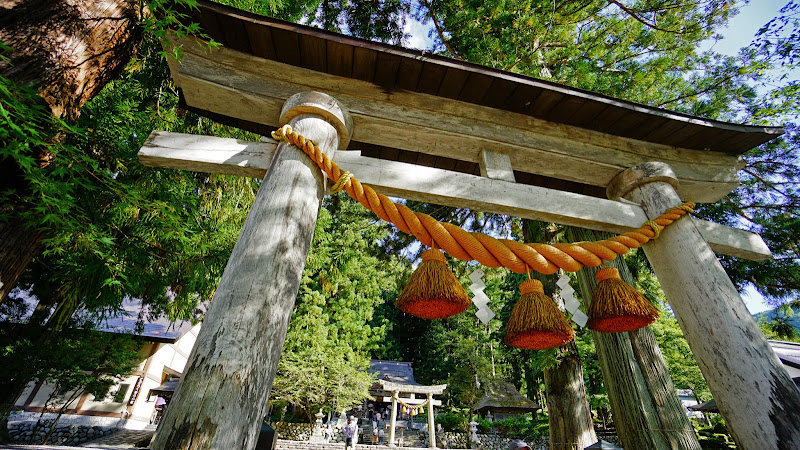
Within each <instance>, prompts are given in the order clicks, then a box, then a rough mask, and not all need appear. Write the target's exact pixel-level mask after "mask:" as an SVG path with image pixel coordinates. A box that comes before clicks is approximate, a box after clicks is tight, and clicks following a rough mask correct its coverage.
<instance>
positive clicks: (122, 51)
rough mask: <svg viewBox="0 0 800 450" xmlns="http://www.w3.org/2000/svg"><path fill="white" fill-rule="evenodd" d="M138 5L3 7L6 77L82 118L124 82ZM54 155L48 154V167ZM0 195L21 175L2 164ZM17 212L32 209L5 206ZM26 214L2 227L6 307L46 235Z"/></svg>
mask: <svg viewBox="0 0 800 450" xmlns="http://www.w3.org/2000/svg"><path fill="white" fill-rule="evenodd" d="M141 13H142V7H141V5H140V3H139V2H138V1H128V0H107V1H103V2H86V1H80V0H16V1H14V0H12V1H6V2H3V3H2V4H0V42H3V44H5V45H7V46H10V47H11V48H12V51H11V52H10V53H9V54H7V55H4V56H7V57H8V60H2V59H0V76H3V77H6V78H9V79H12V80H14V81H16V82H17V83H21V84H26V85H29V86H31V87H33V88H35V89H37V90H38V91H39V93H40V95H41V96H42V98H44V100H45V102H47V104H48V105H49V107H50V109H51V111H52V112H53V114H54V115H56V116H58V117H61V118H63V119H66V120H74V119H76V118H77V117H78V114H79V111H80V107H81V106H82V105H83V104H84V103H86V102H87V101H89V100H90V99H91V98H92V97H94V96H95V95H96V94H97V93H98V92H100V89H102V88H103V86H105V85H106V83H108V82H109V81H111V80H112V79H114V78H115V77H117V75H118V74H119V73H120V72H121V71H122V69H123V68H124V67H125V65H126V64H127V63H128V61H129V60H130V58H131V55H132V54H133V50H134V48H135V46H136V44H137V42H138V40H139V39H138V38H139V36H140V35H141V32H140V28H139V26H138V24H139V22H140V18H141ZM51 159H52V154H49V153H48V152H46V151H45V152H44V153H43V154H41V155H40V165H42V166H46V165H47V164H48V163H49V160H51ZM0 163H2V164H3V165H4V166H6V168H5V169H4V170H3V171H2V172H3V177H2V179H0V190H5V189H9V188H12V189H14V190H17V191H20V192H24V190H25V186H19V185H17V183H18V182H19V181H20V177H19V174H18V173H6V172H9V171H12V172H13V171H15V170H16V169H13V168H12V169H10V168H9V167H10V166H11V165H10V164H8V163H7V162H0ZM2 207H3V208H6V207H10V208H13V209H14V210H20V209H24V208H26V205H22V204H18V205H2ZM25 225H26V224H25V223H24V222H23V221H22V219H20V218H19V217H18V216H12V217H11V219H10V220H9V221H8V222H5V223H3V222H0V282H2V283H3V286H2V287H0V303H2V301H3V300H4V299H5V298H6V296H7V295H8V292H9V291H10V290H11V289H12V288H13V287H14V286H15V285H16V283H17V280H18V279H19V277H20V276H21V275H22V273H23V272H24V271H25V268H26V267H27V266H28V264H29V263H30V262H31V260H33V258H34V257H35V256H36V254H37V253H38V251H39V249H40V247H41V241H42V239H43V238H44V236H45V233H46V232H45V231H31V230H30V229H29V228H28V227H26V226H25Z"/></svg>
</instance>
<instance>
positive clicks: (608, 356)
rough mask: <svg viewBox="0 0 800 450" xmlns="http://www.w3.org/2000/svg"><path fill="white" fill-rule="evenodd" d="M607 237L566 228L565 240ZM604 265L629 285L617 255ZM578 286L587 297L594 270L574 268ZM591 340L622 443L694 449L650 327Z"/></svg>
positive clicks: (695, 443)
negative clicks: (618, 274)
mask: <svg viewBox="0 0 800 450" xmlns="http://www.w3.org/2000/svg"><path fill="white" fill-rule="evenodd" d="M608 237H611V235H610V234H608V233H601V232H596V231H589V230H583V229H580V228H569V229H568V230H567V238H568V240H569V241H570V242H578V241H597V240H600V239H605V238H608ZM606 266H609V267H615V268H617V269H618V270H619V272H620V276H621V277H622V279H623V280H624V281H625V282H626V283H628V284H631V285H633V284H634V283H635V280H634V279H633V276H632V275H631V273H630V271H629V270H628V267H627V266H626V265H625V262H624V261H623V260H622V258H617V259H616V260H614V261H611V262H607V263H606ZM578 284H579V290H580V294H581V298H583V299H584V301H585V302H586V301H591V293H592V291H594V288H595V287H596V286H597V281H596V280H595V278H594V269H589V268H584V269H582V270H581V271H580V272H578ZM587 306H588V305H587ZM592 338H593V339H594V343H595V348H596V349H597V356H598V358H599V360H600V371H601V372H602V373H603V380H604V381H605V386H606V391H607V392H608V398H609V402H610V403H611V410H612V412H613V414H614V424H615V425H616V429H617V433H618V435H619V437H620V440H621V441H622V444H623V447H625V448H626V449H630V450H636V449H642V450H650V449H654V450H667V449H672V450H677V449H692V450H699V449H700V444H699V442H698V441H697V436H696V435H695V432H694V428H693V427H692V425H691V423H690V422H689V419H688V417H687V416H686V413H685V412H684V410H683V407H682V406H681V402H680V400H679V399H678V394H677V392H676V391H675V387H674V386H673V384H672V378H671V377H670V376H669V371H668V370H667V364H666V362H665V361H664V358H663V356H662V355H661V350H660V349H659V348H658V343H657V342H656V339H655V336H654V335H653V330H652V329H650V327H647V328H642V329H640V330H637V331H634V332H631V333H599V332H596V331H593V332H592Z"/></svg>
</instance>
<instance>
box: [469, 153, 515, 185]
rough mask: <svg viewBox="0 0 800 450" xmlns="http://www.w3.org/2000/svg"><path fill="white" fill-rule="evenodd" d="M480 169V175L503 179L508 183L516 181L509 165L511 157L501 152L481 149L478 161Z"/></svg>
mask: <svg viewBox="0 0 800 450" xmlns="http://www.w3.org/2000/svg"><path fill="white" fill-rule="evenodd" d="M478 165H479V166H480V169H481V176H482V177H486V178H491V179H493V180H504V181H508V182H509V183H516V182H517V180H516V179H515V178H514V169H513V168H512V166H511V158H510V157H509V156H508V155H504V154H502V153H497V152H490V151H488V150H483V151H481V159H480V161H478Z"/></svg>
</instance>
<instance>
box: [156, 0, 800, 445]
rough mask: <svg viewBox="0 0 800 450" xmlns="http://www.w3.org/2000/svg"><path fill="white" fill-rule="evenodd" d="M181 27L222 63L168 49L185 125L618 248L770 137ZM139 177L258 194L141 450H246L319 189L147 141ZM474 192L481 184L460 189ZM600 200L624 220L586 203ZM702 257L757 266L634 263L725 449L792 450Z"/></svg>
mask: <svg viewBox="0 0 800 450" xmlns="http://www.w3.org/2000/svg"><path fill="white" fill-rule="evenodd" d="M192 14H193V16H192V17H191V19H192V20H194V21H196V22H199V23H200V24H201V25H202V26H203V27H204V29H205V30H206V32H208V33H209V34H210V35H211V36H213V37H214V38H215V39H216V40H218V41H220V42H221V43H222V44H224V46H223V47H220V48H216V49H214V50H208V48H207V46H206V47H203V46H198V45H197V44H196V42H195V41H194V39H193V38H182V39H177V40H176V43H178V44H182V45H183V48H184V51H185V53H184V55H183V57H182V60H181V62H180V63H177V62H175V61H172V62H171V63H170V69H171V71H172V76H173V78H174V80H175V82H176V84H177V86H178V87H179V89H180V91H181V96H182V97H181V98H182V101H183V102H184V104H185V106H186V107H187V108H189V109H192V110H195V111H197V112H199V113H201V114H204V115H206V116H208V117H210V118H212V119H214V120H217V121H220V122H222V123H227V124H230V125H234V126H239V127H241V128H244V129H248V130H250V131H253V132H256V133H259V134H262V135H268V133H269V131H271V130H273V129H274V128H275V127H277V126H280V125H283V124H285V123H290V124H291V125H292V127H293V128H294V129H295V130H296V131H298V132H299V133H300V134H303V135H305V136H306V137H308V138H310V139H313V140H314V141H315V142H317V143H318V145H319V146H320V148H321V149H322V150H323V151H324V152H326V153H327V154H329V155H330V154H332V153H333V152H334V150H336V149H338V150H344V149H346V148H354V149H358V150H361V154H360V155H358V154H348V152H340V153H338V154H337V155H336V156H335V157H334V159H335V160H336V161H337V163H338V164H340V165H341V166H342V167H344V168H346V169H349V170H351V171H352V172H353V173H354V175H355V176H356V177H357V178H359V179H361V180H362V181H363V182H367V183H370V184H372V185H373V186H374V187H375V188H376V189H379V190H381V191H382V192H384V193H386V194H387V195H395V196H400V197H406V198H414V199H419V200H423V201H429V202H435V203H440V204H445V205H452V206H458V207H469V208H473V209H478V210H485V211H491V212H500V213H504V214H511V215H514V216H519V217H528V218H534V219H539V220H547V221H553V222H557V223H563V224H568V225H577V226H582V227H585V228H592V229H597V230H605V231H612V232H623V231H627V230H629V229H631V228H635V227H638V226H639V225H641V223H642V222H644V221H645V220H646V218H647V217H656V216H658V215H660V214H661V213H662V212H663V211H665V210H666V209H668V208H670V207H673V206H677V205H678V204H680V203H681V201H682V199H683V200H691V201H698V202H713V201H716V200H718V199H719V198H721V197H723V196H724V195H726V194H727V193H728V192H729V191H730V190H731V189H733V188H735V187H736V186H737V185H738V177H737V171H738V169H739V168H740V167H741V164H742V162H741V160H740V158H739V155H740V154H741V153H742V152H744V151H746V150H747V149H749V148H751V147H753V146H755V145H758V144H761V143H763V142H766V141H768V140H769V139H771V138H773V137H774V136H777V135H779V134H780V133H781V132H782V131H781V130H780V129H779V128H764V127H748V126H743V125H736V124H726V123H721V122H715V121H710V120H705V119H701V118H697V117H690V116H686V115H681V114H676V113H671V112H668V111H663V110H658V109H655V108H650V107H646V106H643V105H636V104H632V103H629V102H624V101H620V100H617V99H612V98H608V97H604V96H600V95H596V94H592V93H589V92H585V91H580V90H577V89H571V88H568V87H565V86H560V85H556V84H553V83H547V82H543V81H541V80H535V79H531V78H526V77H522V76H519V75H515V74H509V73H505V72H500V71H496V70H491V69H487V68H483V67H480V66H474V65H470V64H466V63H462V62H458V61H452V60H447V59H445V58H439V57H435V56H430V55H425V54H420V53H419V52H416V53H415V52H412V51H408V50H404V49H400V48H398V47H392V46H387V45H382V44H376V43H371V42H368V41H363V40H358V39H354V38H349V37H345V36H341V35H336V34H333V33H326V32H323V31H320V30H315V29H312V28H309V27H303V26H300V25H295V24H289V23H286V22H281V21H277V20H273V19H268V18H262V17H259V16H254V15H250V14H247V13H243V12H241V11H238V10H235V9H232V8H227V7H223V6H221V5H216V4H213V3H209V2H203V1H200V9H199V10H197V11H195V12H193V13H192ZM313 91H318V92H313ZM351 118H352V119H351ZM351 138H352V143H350V144H349V146H348V142H350V141H351ZM141 158H142V161H143V162H145V163H146V164H150V165H160V166H164V167H175V168H182V169H189V170H198V171H216V172H221V173H235V174H241V175H246V176H262V175H263V176H264V181H263V183H262V186H261V188H260V190H259V193H258V195H257V196H256V199H255V201H254V204H253V209H252V211H251V213H250V215H249V216H248V218H247V221H246V223H245V226H244V229H243V231H242V234H241V236H240V238H239V241H238V242H237V244H236V246H235V248H234V250H233V253H232V255H231V258H230V260H229V263H228V266H227V267H226V269H225V272H224V274H223V276H222V279H221V281H220V285H219V288H218V289H217V293H216V295H215V298H214V301H213V302H212V304H211V306H210V308H209V312H208V314H207V317H206V320H205V322H204V325H203V328H202V330H201V332H200V335H199V336H198V339H197V343H196V345H195V347H194V349H193V350H192V353H191V355H190V358H189V361H188V363H187V369H186V372H185V374H184V376H183V379H182V381H181V384H180V385H179V387H178V390H177V392H176V394H175V397H174V398H173V401H172V403H171V404H170V408H169V409H168V410H167V413H166V415H165V417H164V419H163V420H162V423H161V425H160V428H159V431H158V432H157V434H156V437H155V440H154V442H153V446H152V448H155V449H170V450H171V449H176V448H252V447H254V446H255V442H256V438H257V431H258V428H259V424H260V423H261V420H262V419H263V415H264V412H265V408H266V404H267V398H268V394H269V390H270V388H271V385H272V380H273V378H274V374H275V370H276V368H277V364H278V359H279V357H280V352H281V348H282V346H283V340H284V338H285V333H286V329H287V326H288V318H289V315H290V312H291V310H292V307H293V304H294V299H295V296H296V294H297V290H298V287H299V280H300V275H301V273H302V270H303V266H304V262H305V257H306V254H307V252H308V248H309V245H310V242H311V237H312V233H313V230H314V224H315V221H316V214H317V211H318V209H319V206H320V202H321V199H322V197H323V195H324V193H325V189H324V178H323V176H322V174H321V173H320V171H319V170H318V169H317V168H316V167H315V166H314V165H313V163H312V162H311V161H310V160H309V159H308V158H307V157H306V156H305V155H304V154H303V153H302V152H301V151H300V150H298V149H296V148H294V147H292V146H291V145H290V144H287V143H280V144H276V143H275V142H271V141H266V142H261V143H252V142H239V141H234V140H222V139H218V138H209V137H187V136H186V135H175V134H164V133H154V134H153V135H151V138H150V139H149V140H148V143H147V144H146V145H145V147H144V148H143V149H142V152H141ZM652 161H659V162H657V163H652ZM265 171H266V173H265ZM479 172H480V173H481V174H482V175H484V176H485V177H486V178H481V177H477V176H474V175H476V174H477V173H479ZM264 173H265V175H264ZM513 181H517V183H513ZM606 193H607V194H608V196H609V198H612V199H618V198H624V199H627V200H629V202H627V203H624V202H622V203H620V202H612V201H609V200H604V199H602V198H600V197H601V196H605V195H606ZM712 246H713V248H714V249H715V250H717V251H719V252H721V253H726V254H732V255H736V256H740V257H746V258H750V259H755V260H760V259H765V258H768V257H769V256H770V254H769V250H768V249H767V248H766V246H765V245H764V243H763V241H761V239H760V238H759V237H758V236H757V235H754V234H752V233H747V232H743V231H741V230H734V229H732V228H729V227H722V226H719V225H716V224H711V223H709V222H704V221H700V220H679V221H677V222H676V223H675V224H673V225H671V226H670V227H669V228H668V229H666V230H664V232H662V233H661V236H660V237H659V239H657V240H655V241H652V242H650V243H648V244H647V245H645V246H644V250H645V253H646V254H647V256H648V259H649V261H650V263H651V265H652V267H653V268H654V270H655V272H656V275H657V276H658V278H659V281H660V282H661V285H662V287H663V289H664V292H665V294H666V296H667V299H668V301H669V302H670V304H671V305H672V307H673V310H674V312H675V314H676V317H677V318H678V321H679V323H680V325H681V328H682V329H683V332H684V334H685V336H686V339H687V341H688V343H689V345H690V347H691V348H692V351H693V353H694V355H695V358H696V359H697V362H698V364H699V366H700V369H701V371H702V372H703V375H704V376H705V378H706V380H707V382H708V385H709V387H710V389H711V391H712V393H713V394H714V397H715V399H716V401H717V403H718V405H719V408H720V410H721V411H722V413H723V414H724V416H725V418H726V420H727V422H728V426H729V429H730V431H731V433H732V434H733V436H734V439H735V440H736V442H737V444H738V445H739V446H740V447H741V448H745V449H770V448H798V446H800V421H797V420H796V418H797V417H798V415H800V391H798V389H797V388H796V387H795V385H794V383H793V382H792V380H791V378H789V375H788V374H787V373H786V371H785V370H784V369H783V368H782V366H781V364H780V362H779V361H778V359H777V357H776V356H775V354H774V353H773V352H772V350H771V348H770V346H769V345H768V343H767V341H766V338H765V337H764V336H763V334H762V333H761V332H760V330H759V328H758V326H757V325H756V323H755V322H754V321H753V319H752V317H751V316H750V314H749V312H748V311H747V308H746V307H745V305H744V303H743V301H742V300H741V298H740V297H739V295H738V293H737V291H736V288H735V287H734V285H733V283H731V281H730V279H728V277H727V275H726V274H725V272H724V270H723V268H722V266H721V265H720V263H719V261H717V259H716V257H715V255H714V251H713V250H712Z"/></svg>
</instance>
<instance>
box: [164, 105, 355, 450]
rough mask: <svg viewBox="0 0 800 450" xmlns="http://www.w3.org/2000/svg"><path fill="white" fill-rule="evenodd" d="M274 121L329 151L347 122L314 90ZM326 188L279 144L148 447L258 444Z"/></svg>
mask: <svg viewBox="0 0 800 450" xmlns="http://www.w3.org/2000/svg"><path fill="white" fill-rule="evenodd" d="M280 120H281V122H282V123H289V124H291V126H292V128H293V129H295V130H297V132H298V133H301V134H303V135H304V136H306V137H307V138H309V139H313V140H314V141H315V142H316V143H317V144H318V145H319V147H320V149H321V150H322V151H324V152H325V153H326V154H332V153H333V151H334V150H335V149H337V148H345V147H347V142H348V141H349V137H350V134H351V129H352V125H351V122H350V118H349V115H348V114H347V112H346V111H344V110H343V109H342V108H341V107H340V106H339V104H338V103H337V102H336V100H334V99H333V98H332V97H330V96H328V95H326V94H322V93H319V92H306V93H301V94H296V95H294V96H292V97H291V98H289V100H287V101H286V103H285V105H284V108H283V110H282V111H281V119H280ZM324 194H325V179H324V176H323V175H322V173H321V172H320V171H319V169H317V168H316V166H315V165H314V163H313V162H312V161H311V159H310V158H308V156H306V155H305V154H304V153H303V152H302V151H301V150H300V149H298V148H297V147H294V146H293V145H291V144H288V143H282V144H280V145H278V147H277V151H276V152H275V155H274V157H273V158H272V162H271V164H270V166H269V170H267V173H266V176H265V177H264V181H263V183H262V185H261V188H260V189H259V191H258V194H257V195H256V198H255V201H254V202H253V207H252V210H251V211H250V214H249V215H248V216H247V220H246V221H245V224H244V228H243V229H242V233H241V235H240V236H239V239H238V240H237V242H236V245H235V247H234V249H233V252H232V254H231V257H230V259H229V260H228V265H227V266H226V267H225V271H224V272H223V274H222V278H221V280H220V283H219V287H218V288H217V291H216V294H215V295H214V300H213V301H212V302H211V305H210V307H209V310H208V313H207V314H206V317H205V320H204V321H203V327H202V328H201V330H200V333H199V335H198V336H197V342H196V343H195V345H194V348H192V352H191V354H190V356H189V360H188V362H187V363H186V370H185V372H184V374H183V377H182V378H181V382H180V383H179V384H178V388H177V390H176V392H175V395H174V397H173V399H172V402H171V403H170V405H169V408H168V409H167V412H166V414H165V416H164V418H163V419H162V421H161V423H160V424H159V428H158V431H157V432H156V435H155V438H154V440H153V443H152V447H151V448H153V449H164V450H174V449H210V448H214V449H234V448H240V449H250V448H253V447H255V445H256V442H257V440H258V432H259V430H260V428H261V422H262V421H263V419H264V415H265V413H266V407H267V400H268V398H269V392H270V389H271V388H272V382H273V380H274V378H275V372H276V370H277V367H278V360H279V359H280V355H281V350H282V349H283V343H284V340H285V338H286V330H287V328H288V326H289V317H290V316H291V312H292V309H293V307H294V302H295V297H296V296H297V291H298V289H299V287H300V278H301V275H302V272H303V268H304V267H305V261H306V256H307V254H308V249H309V247H310V246H311V239H312V237H313V234H314V228H315V225H316V221H317V214H318V212H319V208H320V205H321V201H322V198H323V196H324Z"/></svg>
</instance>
